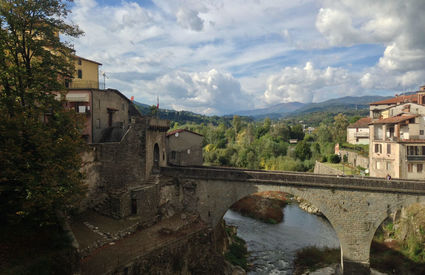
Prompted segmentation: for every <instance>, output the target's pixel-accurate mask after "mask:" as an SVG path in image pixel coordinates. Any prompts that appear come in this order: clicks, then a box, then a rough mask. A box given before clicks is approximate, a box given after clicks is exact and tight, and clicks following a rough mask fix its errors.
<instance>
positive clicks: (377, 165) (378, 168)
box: [376, 161, 381, 170]
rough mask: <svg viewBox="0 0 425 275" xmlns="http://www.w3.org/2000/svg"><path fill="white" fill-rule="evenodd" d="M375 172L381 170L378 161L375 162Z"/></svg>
mask: <svg viewBox="0 0 425 275" xmlns="http://www.w3.org/2000/svg"><path fill="white" fill-rule="evenodd" d="M376 170H381V162H380V161H377V162H376Z"/></svg>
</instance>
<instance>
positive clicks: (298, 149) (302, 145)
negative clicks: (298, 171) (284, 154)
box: [295, 140, 311, 160]
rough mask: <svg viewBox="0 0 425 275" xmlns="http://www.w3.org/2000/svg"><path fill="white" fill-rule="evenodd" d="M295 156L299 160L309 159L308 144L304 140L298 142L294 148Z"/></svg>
mask: <svg viewBox="0 0 425 275" xmlns="http://www.w3.org/2000/svg"><path fill="white" fill-rule="evenodd" d="M295 156H296V157H297V158H299V159H300V160H306V159H309V158H311V149H310V144H309V143H307V142H306V141H305V140H302V141H300V142H298V143H297V146H295Z"/></svg>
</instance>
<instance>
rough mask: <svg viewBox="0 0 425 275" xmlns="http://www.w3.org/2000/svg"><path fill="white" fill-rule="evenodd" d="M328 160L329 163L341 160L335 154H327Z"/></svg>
mask: <svg viewBox="0 0 425 275" xmlns="http://www.w3.org/2000/svg"><path fill="white" fill-rule="evenodd" d="M328 160H329V162H330V163H339V162H340V161H341V158H340V157H339V156H338V155H336V154H331V155H329V156H328Z"/></svg>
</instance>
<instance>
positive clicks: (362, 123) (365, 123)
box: [348, 117, 372, 128]
mask: <svg viewBox="0 0 425 275" xmlns="http://www.w3.org/2000/svg"><path fill="white" fill-rule="evenodd" d="M371 121H372V119H371V118H370V117H362V118H360V119H359V120H357V121H356V122H354V123H351V124H350V125H348V128H369V123H370V122H371Z"/></svg>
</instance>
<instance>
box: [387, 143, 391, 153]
mask: <svg viewBox="0 0 425 275" xmlns="http://www.w3.org/2000/svg"><path fill="white" fill-rule="evenodd" d="M387 154H391V144H387Z"/></svg>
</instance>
